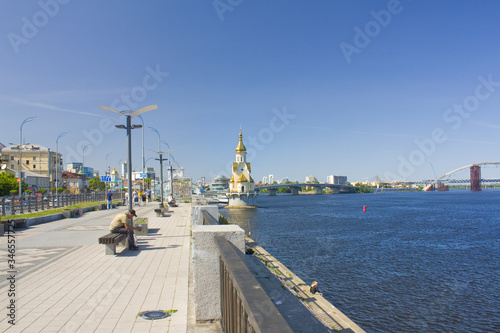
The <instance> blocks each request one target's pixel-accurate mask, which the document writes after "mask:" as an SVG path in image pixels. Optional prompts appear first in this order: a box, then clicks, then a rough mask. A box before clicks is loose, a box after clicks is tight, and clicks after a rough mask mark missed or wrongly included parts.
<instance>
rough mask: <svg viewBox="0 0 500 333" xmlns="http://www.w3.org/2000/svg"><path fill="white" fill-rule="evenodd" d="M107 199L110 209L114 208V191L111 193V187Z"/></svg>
mask: <svg viewBox="0 0 500 333" xmlns="http://www.w3.org/2000/svg"><path fill="white" fill-rule="evenodd" d="M106 199H107V201H108V210H109V209H113V193H111V189H109V190H108V193H106Z"/></svg>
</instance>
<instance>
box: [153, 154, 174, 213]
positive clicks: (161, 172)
mask: <svg viewBox="0 0 500 333" xmlns="http://www.w3.org/2000/svg"><path fill="white" fill-rule="evenodd" d="M150 150H151V149H150ZM151 151H153V152H155V153H157V154H158V155H160V156H159V158H155V160H157V161H160V192H161V193H160V194H161V201H160V208H163V161H166V160H167V159H166V158H165V159H163V154H166V153H170V152H171V150H169V151H166V152H161V151H154V150H151Z"/></svg>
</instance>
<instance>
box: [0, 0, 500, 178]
mask: <svg viewBox="0 0 500 333" xmlns="http://www.w3.org/2000/svg"><path fill="white" fill-rule="evenodd" d="M499 16H500V3H499V2H497V1H493V0H485V1H473V0H464V1H460V2H457V1H451V0H448V1H439V2H431V1H411V0H401V1H397V0H388V1H369V2H368V1H351V0H349V1H348V0H318V1H315V2H313V3H311V2H305V1H292V2H290V1H284V0H277V1H272V2H268V1H262V0H261V1H258V0H256V1H244V0H242V1H227V0H219V1H197V2H189V1H159V0H158V1H148V2H137V1H118V0H110V1H105V2H98V1H95V0H90V1H85V2H81V1H70V0H41V1H33V2H19V1H16V2H12V1H4V2H1V3H0V18H1V20H0V36H2V38H1V42H0V43H1V47H0V59H1V62H0V67H1V73H2V80H1V81H0V116H1V119H2V130H1V132H0V143H3V144H5V145H9V143H13V144H18V143H19V126H20V125H21V122H22V121H23V120H24V119H25V118H27V117H32V116H36V118H35V119H34V120H33V121H32V122H29V123H27V124H25V125H24V127H23V140H24V141H25V142H29V143H33V144H40V145H42V146H45V147H48V148H51V149H52V150H55V149H56V138H57V136H58V135H59V134H60V133H62V132H69V133H68V134H67V135H65V136H64V137H61V138H60V140H59V152H61V153H62V154H63V159H64V164H65V165H66V164H67V163H70V162H81V161H82V149H83V147H84V146H85V145H87V144H90V146H89V147H88V148H87V149H86V150H85V165H87V166H90V167H93V168H95V169H97V170H99V171H100V172H101V173H103V172H104V169H105V165H106V158H105V157H106V156H107V155H108V154H109V157H108V161H107V162H108V165H110V166H111V168H113V167H116V168H117V170H119V162H120V160H121V161H125V160H126V158H127V156H126V151H127V150H126V149H127V147H126V135H125V131H124V130H120V129H116V128H115V125H117V124H123V123H124V119H123V117H120V116H118V115H116V114H114V113H112V112H109V111H106V110H102V109H101V108H99V105H104V106H108V107H112V108H114V109H117V110H120V111H121V110H127V109H131V110H137V109H140V108H142V107H145V106H148V105H152V104H156V105H158V110H153V111H149V112H146V113H144V114H143V120H144V125H145V126H144V140H145V158H146V159H149V158H151V159H149V161H148V163H147V167H154V168H155V169H156V170H158V162H157V161H155V160H154V157H155V153H153V152H152V151H151V150H154V151H157V150H158V135H157V134H156V133H155V132H154V131H152V130H151V129H150V128H149V127H154V128H155V129H156V130H157V131H158V133H160V136H161V141H164V142H166V143H167V144H168V146H169V147H170V149H173V150H175V151H174V152H173V153H172V155H173V156H174V158H175V160H176V162H177V163H178V164H179V165H181V166H182V167H183V168H184V169H185V175H186V176H190V177H192V178H193V181H195V180H197V179H200V178H201V177H205V179H206V180H207V181H210V180H211V179H212V178H213V177H214V176H215V175H218V174H224V175H226V176H229V175H230V171H231V169H230V165H231V164H230V163H232V162H233V161H234V157H235V155H234V152H235V148H236V145H237V143H238V134H239V132H240V128H241V130H242V133H243V140H244V143H245V145H246V147H247V149H248V158H249V160H250V161H251V162H252V176H253V178H254V179H255V180H256V181H257V180H262V177H263V176H268V175H269V174H273V175H274V179H275V180H279V179H282V178H285V177H288V179H289V180H291V181H294V180H295V179H297V180H299V181H302V180H304V179H305V177H306V176H310V175H314V176H315V177H317V179H318V180H319V181H321V182H323V181H326V178H327V176H329V175H345V176H347V177H348V181H356V180H367V179H370V180H372V179H375V177H376V176H378V177H379V178H380V179H385V180H395V179H400V180H403V179H407V180H422V179H433V178H434V177H435V176H434V174H436V175H437V176H440V175H442V174H444V173H446V172H448V171H451V170H453V169H455V168H458V167H461V166H464V165H467V164H471V163H476V162H486V161H499V160H500V156H499V154H498V151H499V148H500V147H499V143H500V140H499V138H500V112H499V111H500V58H499V54H500V44H499V43H498V42H497V41H498V40H500V38H499V37H500V36H499V35H500V21H499V20H498V17H499ZM133 123H134V124H141V120H140V119H137V118H134V120H133ZM132 138H133V155H134V157H133V164H132V167H133V169H134V170H136V171H140V170H141V168H142V161H141V151H142V130H141V129H136V130H133V134H132ZM167 144H165V143H161V144H160V149H161V150H163V151H166V150H168V146H167ZM483 174H484V175H485V177H488V175H489V174H491V175H494V176H499V171H498V169H497V168H483Z"/></svg>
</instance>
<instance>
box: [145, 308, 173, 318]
mask: <svg viewBox="0 0 500 333" xmlns="http://www.w3.org/2000/svg"><path fill="white" fill-rule="evenodd" d="M139 316H141V317H142V318H144V319H147V320H158V319H164V318H167V317H168V316H170V314H169V313H168V312H167V311H161V310H159V311H144V312H141V313H140V314H139Z"/></svg>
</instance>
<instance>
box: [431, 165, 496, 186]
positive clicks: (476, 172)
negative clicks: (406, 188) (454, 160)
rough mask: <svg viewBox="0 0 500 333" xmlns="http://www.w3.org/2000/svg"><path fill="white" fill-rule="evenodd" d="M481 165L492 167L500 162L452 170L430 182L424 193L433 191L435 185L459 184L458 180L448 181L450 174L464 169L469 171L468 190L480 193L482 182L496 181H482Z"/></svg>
mask: <svg viewBox="0 0 500 333" xmlns="http://www.w3.org/2000/svg"><path fill="white" fill-rule="evenodd" d="M482 165H493V166H496V167H498V166H500V162H482V163H474V164H468V165H465V166H463V167H460V168H457V169H455V170H452V171H450V172H447V173H445V174H444V175H442V176H441V177H439V178H438V179H436V180H434V181H432V182H430V183H429V184H428V185H427V186H425V187H424V191H434V188H435V185H437V184H440V183H450V184H451V183H455V184H456V183H460V182H461V181H459V180H455V181H453V180H448V179H447V178H449V177H450V176H451V175H452V174H454V173H456V172H458V171H461V170H464V169H467V168H468V169H470V180H469V181H470V189H471V191H481V183H482V182H484V183H485V182H491V183H496V182H497V181H498V179H482V178H481V166H482Z"/></svg>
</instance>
